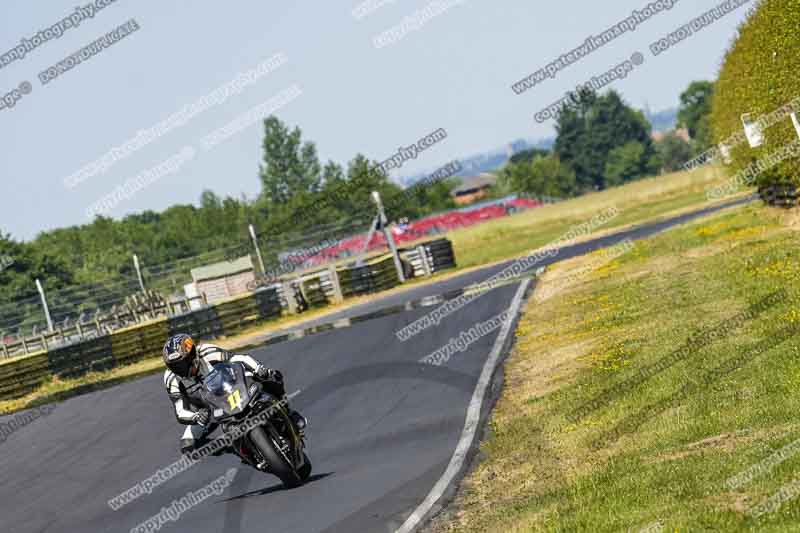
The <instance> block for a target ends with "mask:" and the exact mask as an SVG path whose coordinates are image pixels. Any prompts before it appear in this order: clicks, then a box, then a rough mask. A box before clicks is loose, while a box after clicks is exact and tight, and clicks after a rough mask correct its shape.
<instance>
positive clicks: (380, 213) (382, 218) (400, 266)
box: [372, 191, 406, 283]
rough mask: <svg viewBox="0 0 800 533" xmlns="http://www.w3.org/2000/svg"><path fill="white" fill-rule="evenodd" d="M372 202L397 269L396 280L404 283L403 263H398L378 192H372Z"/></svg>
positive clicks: (395, 248) (395, 249) (394, 245)
mask: <svg viewBox="0 0 800 533" xmlns="http://www.w3.org/2000/svg"><path fill="white" fill-rule="evenodd" d="M372 200H373V201H374V202H375V205H377V206H378V217H379V219H380V224H381V227H382V228H383V234H384V235H385V236H386V242H387V243H388V244H389V249H390V250H391V251H392V257H393V258H394V267H395V268H396V269H397V279H399V280H400V283H405V281H406V277H405V274H403V263H402V262H401V261H400V254H399V253H398V251H397V245H396V244H395V242H394V235H392V229H391V228H389V227H388V226H387V225H386V223H387V222H388V219H387V218H386V213H385V211H384V210H383V202H381V195H380V193H379V192H378V191H372Z"/></svg>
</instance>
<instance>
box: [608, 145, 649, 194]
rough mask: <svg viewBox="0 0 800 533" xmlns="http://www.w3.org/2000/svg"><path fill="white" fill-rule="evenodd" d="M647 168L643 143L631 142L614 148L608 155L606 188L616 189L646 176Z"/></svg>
mask: <svg viewBox="0 0 800 533" xmlns="http://www.w3.org/2000/svg"><path fill="white" fill-rule="evenodd" d="M645 166H646V160H645V159H644V146H642V144H641V143H638V142H636V141H631V142H629V143H627V144H625V145H623V146H618V147H617V148H614V149H613V150H611V151H610V152H609V153H608V161H607V162H606V171H605V176H606V186H607V187H616V186H618V185H622V184H623V183H626V182H628V181H633V180H635V179H636V178H638V177H640V176H642V175H644V174H645V172H646V168H645Z"/></svg>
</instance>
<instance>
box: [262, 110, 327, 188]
mask: <svg viewBox="0 0 800 533" xmlns="http://www.w3.org/2000/svg"><path fill="white" fill-rule="evenodd" d="M262 148H263V150H264V158H263V162H262V164H261V168H260V171H259V173H260V176H261V185H262V195H264V197H265V199H266V200H267V201H268V203H272V204H280V203H285V202H287V201H289V199H290V198H291V197H292V196H294V195H295V194H298V193H311V192H316V191H318V190H319V188H320V180H321V169H320V163H319V159H318V157H317V149H316V147H315V146H314V143H311V142H306V143H303V142H302V132H301V131H300V128H297V127H295V128H294V129H293V130H292V131H289V128H288V127H286V125H285V124H284V123H283V122H281V121H280V120H279V119H278V118H276V117H274V116H272V117H269V118H267V119H265V120H264V141H263V143H262Z"/></svg>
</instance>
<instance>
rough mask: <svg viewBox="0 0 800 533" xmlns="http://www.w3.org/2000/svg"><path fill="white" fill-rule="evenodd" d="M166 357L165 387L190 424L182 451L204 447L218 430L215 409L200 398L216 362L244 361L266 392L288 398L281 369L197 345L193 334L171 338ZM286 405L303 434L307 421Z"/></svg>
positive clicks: (182, 418) (179, 415)
mask: <svg viewBox="0 0 800 533" xmlns="http://www.w3.org/2000/svg"><path fill="white" fill-rule="evenodd" d="M163 358H164V364H165V365H166V366H167V370H166V371H165V372H164V386H165V387H166V389H167V394H168V395H169V399H170V401H172V404H173V406H174V409H175V416H176V418H177V419H178V422H179V423H180V424H184V425H186V426H187V427H186V430H185V431H184V432H183V436H182V437H181V453H190V452H192V451H194V450H195V449H197V448H199V447H201V446H202V445H203V444H205V443H206V442H207V440H206V437H207V436H208V435H209V434H211V432H212V431H213V430H214V429H216V425H213V424H209V421H210V417H211V412H210V411H209V409H208V408H207V407H206V405H205V403H203V401H202V400H201V398H200V391H201V388H202V386H203V384H202V380H203V378H204V377H205V376H206V375H207V374H208V373H209V372H211V370H212V369H213V365H214V364H215V363H221V362H231V363H242V364H243V365H244V367H245V370H246V371H247V372H248V373H250V374H252V376H253V378H254V379H256V380H257V381H259V382H261V383H263V385H264V390H265V392H267V393H268V394H272V395H273V396H276V397H278V398H281V399H283V400H286V398H285V395H286V390H285V388H284V385H283V375H282V374H281V372H280V371H278V370H275V369H272V368H267V367H266V366H264V365H262V364H261V363H259V362H258V361H256V360H255V359H253V358H252V357H250V356H249V355H245V354H231V353H230V352H227V351H226V350H224V349H222V348H220V347H219V346H216V345H214V344H207V343H202V344H195V342H194V339H192V337H191V336H189V335H186V334H183V333H181V334H177V335H173V336H172V337H170V338H169V340H167V342H166V344H165V345H164V354H163ZM286 407H287V409H288V411H289V416H290V418H291V419H292V421H293V422H294V424H295V426H296V427H297V429H298V431H299V432H300V433H301V434H302V433H303V431H304V429H305V427H306V425H307V420H306V419H305V417H304V416H302V415H301V414H300V413H298V412H297V411H294V410H292V409H291V408H290V407H289V404H288V403H286ZM227 451H231V450H227ZM217 455H218V454H217Z"/></svg>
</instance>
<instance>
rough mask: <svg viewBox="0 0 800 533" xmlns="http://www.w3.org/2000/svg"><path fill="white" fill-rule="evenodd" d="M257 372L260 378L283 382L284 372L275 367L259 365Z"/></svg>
mask: <svg viewBox="0 0 800 533" xmlns="http://www.w3.org/2000/svg"><path fill="white" fill-rule="evenodd" d="M256 374H257V375H258V377H259V378H261V379H265V380H270V381H274V382H276V383H283V374H281V372H280V371H279V370H275V369H273V368H267V367H266V366H264V365H261V366H260V367H258V370H256Z"/></svg>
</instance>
